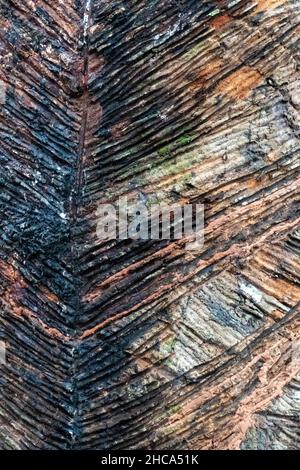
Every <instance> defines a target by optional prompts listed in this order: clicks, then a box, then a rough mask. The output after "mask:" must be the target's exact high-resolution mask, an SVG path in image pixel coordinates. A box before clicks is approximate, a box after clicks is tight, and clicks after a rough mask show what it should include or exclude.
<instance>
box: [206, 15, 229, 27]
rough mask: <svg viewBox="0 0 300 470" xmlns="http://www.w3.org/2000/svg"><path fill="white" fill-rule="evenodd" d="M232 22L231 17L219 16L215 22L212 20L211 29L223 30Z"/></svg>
mask: <svg viewBox="0 0 300 470" xmlns="http://www.w3.org/2000/svg"><path fill="white" fill-rule="evenodd" d="M230 21H231V17H230V16H229V15H221V16H217V17H216V18H215V19H214V20H212V22H211V27H212V28H214V29H219V28H223V26H225V25H226V24H228V23H230Z"/></svg>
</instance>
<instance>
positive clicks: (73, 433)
mask: <svg viewBox="0 0 300 470" xmlns="http://www.w3.org/2000/svg"><path fill="white" fill-rule="evenodd" d="M92 7H93V0H86V2H85V6H84V16H83V23H82V27H83V32H82V37H83V48H82V51H83V66H82V78H81V80H82V81H81V88H82V96H81V103H82V122H81V128H80V136H79V149H78V158H77V161H76V165H75V172H76V174H75V179H74V190H73V194H72V197H71V217H70V223H71V230H70V233H71V236H70V238H71V239H70V243H71V262H72V268H73V275H74V283H75V285H76V298H75V299H74V300H75V301H74V316H73V325H72V326H73V339H72V342H73V349H72V355H73V358H74V361H73V364H72V369H71V380H70V383H71V391H70V393H71V409H72V418H71V421H70V427H69V435H70V449H74V448H76V447H77V444H78V440H79V439H80V427H79V425H78V420H79V415H80V413H79V405H80V404H79V398H78V383H77V373H78V359H79V349H80V344H79V341H78V338H77V323H78V316H79V312H80V305H81V299H80V288H81V282H80V280H79V279H78V277H77V276H78V253H77V250H76V245H77V244H76V240H75V237H76V235H74V234H75V233H76V230H75V231H74V228H75V227H76V224H77V221H78V207H79V205H80V204H81V199H82V190H83V180H84V178H83V168H84V161H85V154H86V133H87V125H88V116H89V106H90V96H89V90H88V77H89V29H90V25H91V19H92Z"/></svg>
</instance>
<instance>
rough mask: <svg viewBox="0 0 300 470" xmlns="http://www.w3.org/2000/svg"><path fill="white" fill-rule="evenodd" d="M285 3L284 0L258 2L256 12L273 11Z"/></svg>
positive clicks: (262, 0)
mask: <svg viewBox="0 0 300 470" xmlns="http://www.w3.org/2000/svg"><path fill="white" fill-rule="evenodd" d="M283 3H284V0H258V2H257V7H256V9H255V12H256V13H258V12H260V11H267V10H272V9H274V8H277V7H279V6H280V5H282V4H283Z"/></svg>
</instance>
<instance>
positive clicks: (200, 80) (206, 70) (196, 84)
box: [188, 60, 223, 91]
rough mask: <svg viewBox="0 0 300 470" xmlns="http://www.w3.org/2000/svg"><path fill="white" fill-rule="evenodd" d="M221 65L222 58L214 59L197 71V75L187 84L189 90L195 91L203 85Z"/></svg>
mask: <svg viewBox="0 0 300 470" xmlns="http://www.w3.org/2000/svg"><path fill="white" fill-rule="evenodd" d="M222 65H223V61H222V60H214V61H213V62H210V63H209V64H206V65H205V67H203V68H201V69H200V70H199V71H198V77H197V79H196V80H194V81H193V82H192V83H190V84H189V87H188V89H189V90H190V91H197V90H199V89H201V88H203V87H204V86H205V84H206V83H207V82H208V80H209V79H211V78H212V77H213V76H214V75H216V74H217V73H218V72H219V70H220V69H221V67H222Z"/></svg>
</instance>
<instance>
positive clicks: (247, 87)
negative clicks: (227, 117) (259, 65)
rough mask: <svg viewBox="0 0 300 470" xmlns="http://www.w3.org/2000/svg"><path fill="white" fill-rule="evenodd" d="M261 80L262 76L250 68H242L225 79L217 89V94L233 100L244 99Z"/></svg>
mask: <svg viewBox="0 0 300 470" xmlns="http://www.w3.org/2000/svg"><path fill="white" fill-rule="evenodd" d="M261 80H262V76H261V74H260V73H259V72H257V70H255V69H253V68H252V67H248V66H245V67H242V68H241V69H239V70H237V71H236V72H233V73H232V74H231V75H230V76H229V77H226V78H225V79H224V80H222V82H221V83H220V84H219V85H218V87H217V92H218V93H222V94H223V95H227V96H229V97H230V98H233V99H235V100H242V99H245V98H246V97H247V96H248V95H249V94H250V93H251V90H252V89H253V88H255V87H256V86H257V85H258V84H259V83H260V82H261Z"/></svg>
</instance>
